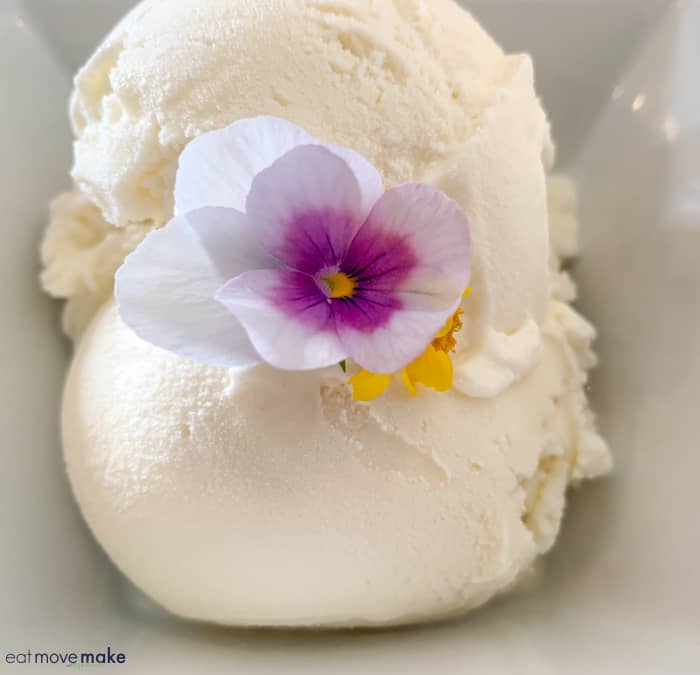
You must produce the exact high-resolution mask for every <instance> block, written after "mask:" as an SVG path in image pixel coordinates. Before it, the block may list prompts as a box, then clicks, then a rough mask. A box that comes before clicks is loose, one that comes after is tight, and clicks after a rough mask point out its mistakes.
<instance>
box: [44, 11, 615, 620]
mask: <svg viewBox="0 0 700 675" xmlns="http://www.w3.org/2000/svg"><path fill="white" fill-rule="evenodd" d="M71 110H72V119H73V125H74V129H75V132H76V144H75V165H74V168H73V177H74V180H75V189H74V190H73V191H72V192H70V193H67V194H66V195H63V196H62V197H60V198H59V199H58V200H57V201H56V202H55V203H54V205H53V207H52V220H51V224H50V227H49V230H48V233H47V237H46V240H45V242H44V245H43V248H42V258H43V261H44V265H45V271H44V274H43V277H42V280H43V283H44V285H45V287H46V289H47V290H48V291H49V292H50V293H52V294H53V295H55V296H57V297H63V298H66V299H67V300H68V304H67V310H66V315H65V325H66V330H67V331H68V332H69V334H71V335H73V336H74V337H75V338H76V343H77V351H76V355H75V359H74V362H73V365H72V367H71V372H70V375H69V378H68V382H67V385H66V393H65V399H64V408H63V436H64V446H65V456H66V461H67V465H68V470H69V475H70V478H71V481H72V484H73V488H74V491H75V494H76V496H77V499H78V501H79V503H80V506H81V508H82V510H83V513H84V515H85V518H86V520H87V522H88V523H89V525H90V527H91V528H92V529H93V531H94V532H95V535H96V537H97V538H98V540H99V541H100V542H101V543H102V545H103V546H104V547H105V549H106V550H107V552H108V553H109V554H110V556H111V557H112V558H113V560H114V561H115V562H116V564H117V565H119V567H120V568H121V569H122V570H123V571H124V572H125V573H126V574H127V575H128V576H129V577H130V578H131V579H132V580H133V581H134V582H135V583H136V584H137V585H139V586H140V587H141V588H142V589H143V590H144V591H145V592H146V593H148V594H149V595H150V596H151V597H152V598H154V599H155V600H156V601H157V602H159V603H160V604H162V605H163V606H165V607H167V608H168V609H170V610H172V611H173V612H176V613H178V614H181V615H183V616H187V617H191V618H197V619H203V620H209V621H216V622H221V623H227V624H258V625H288V626H298V625H324V626H330V625H380V624H395V623H402V622H408V621H417V620H422V619H427V618H431V617H435V616H444V615H449V614H452V613H455V612H460V611H463V610H465V609H468V608H470V607H474V606H476V605H479V604H481V603H483V602H485V601H486V600H487V599H488V598H490V597H491V596H492V595H493V594H495V593H497V592H499V591H501V590H504V589H506V588H509V587H510V586H511V585H512V584H513V583H514V582H515V581H516V580H517V579H518V577H519V576H520V575H521V574H522V573H523V571H525V570H527V569H528V568H529V567H530V565H531V563H532V561H533V560H534V558H535V556H536V555H537V554H538V553H542V552H544V551H546V550H547V549H548V548H549V547H550V546H551V545H552V543H553V542H554V539H555V537H556V534H557V531H558V528H559V525H560V522H561V517H562V512H563V508H564V499H565V492H566V489H567V486H568V485H569V484H570V483H572V482H575V481H577V480H579V479H582V478H590V477H594V476H597V475H600V474H602V473H605V472H606V471H607V470H608V469H609V465H610V457H609V453H608V450H607V448H606V446H605V443H604V442H603V441H602V440H601V439H600V437H599V436H598V434H597V433H596V431H595V428H594V423H593V418H592V415H591V413H590V410H589V408H588V406H587V402H586V398H585V393H584V385H585V382H586V377H587V375H586V373H587V370H588V369H589V368H590V367H591V366H592V365H593V364H594V362H595V359H594V356H593V353H592V351H591V342H592V340H593V338H594V331H593V329H592V327H591V326H590V325H589V324H588V323H587V322H585V321H584V320H583V319H582V318H581V317H580V316H579V315H578V314H576V313H575V312H574V311H573V310H572V309H571V308H570V306H569V304H568V303H569V302H571V301H572V300H573V299H574V298H575V286H574V284H573V282H572V280H571V279H570V277H569V276H568V274H567V273H565V272H563V271H561V269H560V268H561V263H562V259H563V258H565V257H567V256H569V255H572V254H574V253H575V252H576V251H577V246H578V242H577V224H576V218H575V193H574V191H573V188H572V186H571V184H570V183H569V182H568V181H567V180H566V179H564V178H561V177H552V178H550V179H549V188H550V189H549V193H548V190H547V179H546V172H547V171H549V170H550V169H551V165H552V162H553V158H554V147H553V144H552V142H551V139H550V135H549V126H548V123H547V120H546V116H545V114H544V112H543V110H542V107H541V105H540V103H539V101H538V99H537V97H536V95H535V91H534V85H533V71H532V63H531V61H530V59H529V57H527V56H509V55H506V54H504V53H503V51H502V50H501V49H500V47H498V45H497V44H496V43H495V42H494V41H493V40H492V39H491V38H490V37H489V36H488V35H487V34H486V33H485V32H484V31H483V30H482V29H481V27H480V26H479V25H478V24H477V23H476V22H475V21H474V19H473V18H472V17H471V16H470V15H469V14H467V13H465V12H464V11H462V10H461V9H459V8H458V7H457V5H456V4H454V3H453V2H451V1H450V0H431V2H426V1H425V0H394V1H392V0H374V1H372V2H370V0H359V1H358V0H355V1H353V2H349V1H347V2H346V1H344V0H291V1H290V0H182V1H181V2H178V3H172V2H167V1H166V0H149V1H147V2H144V3H142V4H141V5H139V6H138V7H137V8H135V9H134V10H133V11H132V12H131V14H130V15H128V16H127V17H126V18H125V19H124V20H123V21H122V22H121V23H120V24H119V25H118V26H117V27H116V28H115V29H114V31H113V32H112V34H111V35H110V36H109V37H108V38H107V39H106V40H105V42H104V43H103V45H102V46H101V47H100V48H99V49H98V50H97V52H96V54H95V55H94V56H93V57H92V58H91V59H90V60H89V61H88V63H87V64H86V66H85V67H84V68H83V69H82V70H81V71H80V72H79V73H78V76H77V78H76V88H75V93H74V96H73V101H72V105H71ZM260 114H272V115H278V116H281V117H285V118H287V119H289V120H291V121H292V122H295V123H296V124H299V125H300V126H302V127H304V128H306V129H307V130H308V131H309V132H311V133H312V134H314V135H315V136H316V137H318V138H319V139H321V140H322V141H327V142H332V143H336V144H343V145H348V146H351V147H353V148H354V149H355V150H358V151H359V152H362V153H363V154H364V155H365V156H366V157H367V158H368V159H369V160H370V161H372V162H373V163H374V164H375V165H376V166H377V167H378V168H379V169H380V171H381V172H382V175H383V177H384V179H385V182H386V185H387V187H390V186H393V185H396V184H397V183H401V182H406V181H412V180H420V181H427V182H431V183H433V184H435V185H437V186H438V187H439V188H440V189H442V190H444V191H445V192H447V193H448V194H449V195H450V196H452V197H453V198H454V199H455V200H456V201H458V202H459V204H460V205H461V206H462V208H463V209H464V211H465V212H466V214H467V216H468V218H469V220H470V224H471V229H472V235H473V257H472V266H473V280H472V286H473V289H474V290H473V293H472V295H470V296H469V297H468V298H467V299H466V300H465V302H464V305H463V309H464V312H465V315H464V329H463V330H462V331H461V333H460V334H459V342H458V350H457V354H456V355H455V367H456V368H455V388H454V389H453V390H452V391H451V392H449V393H446V394H440V395H438V394H436V393H434V392H431V391H428V390H421V392H420V395H419V396H418V397H417V398H411V397H410V396H409V395H408V394H407V393H406V392H405V391H404V390H403V389H402V388H401V387H400V386H399V385H398V384H397V383H395V384H394V385H392V388H391V389H390V391H389V392H388V393H387V394H386V395H385V396H384V397H382V398H381V399H379V400H377V401H376V402H373V403H372V404H370V405H360V404H356V403H353V402H352V401H351V399H350V394H349V390H348V388H347V386H346V385H345V384H344V382H343V380H342V373H341V371H340V369H338V368H333V369H328V370H324V371H320V372H316V373H296V374H295V373H284V372H280V371H274V370H271V369H269V368H267V367H259V368H255V369H252V370H249V371H245V372H234V371H227V370H224V369H216V368H211V367H206V366H202V365H200V364H197V363H194V362H191V361H188V360H184V359H180V358H178V357H175V356H173V355H171V354H168V353H165V352H163V351H161V350H159V349H156V348H154V347H152V346H150V345H148V344H146V343H144V342H142V341H140V340H139V339H138V338H136V337H135V336H134V335H133V334H132V333H131V332H130V331H129V330H128V329H127V328H126V327H125V326H124V325H123V324H122V323H121V322H120V320H119V318H118V316H117V312H116V309H115V307H114V304H113V302H112V301H110V300H109V297H110V295H111V291H112V288H113V281H114V272H115V270H116V269H117V268H118V267H119V265H120V264H121V262H122V261H123V259H124V257H125V256H126V255H127V254H128V253H129V252H130V251H131V250H133V248H134V247H135V246H137V245H138V243H139V242H140V241H141V239H142V238H143V236H145V234H146V233H147V232H148V231H150V230H151V229H153V228H157V227H161V226H162V225H163V224H164V223H165V222H166V221H167V220H168V219H169V218H170V217H171V215H172V208H173V206H172V189H173V183H174V176H175V171H176V167H177V158H178V155H179V153H180V152H181V150H182V148H183V147H184V146H185V145H186V143H187V142H188V141H189V140H190V139H192V138H194V137H196V136H197V135H198V134H200V133H202V132H204V131H208V130H210V129H215V128H221V127H224V126H226V125H228V124H230V123H231V122H233V121H235V120H236V119H240V118H243V117H250V116H255V115H260ZM548 209H549V216H548ZM105 302H106V304H104V303H105ZM101 305H103V307H102V309H101V310H100V311H99V312H98V314H97V317H96V318H95V319H94V320H93V321H92V323H90V324H89V328H87V330H86V327H87V326H88V323H89V320H90V317H91V316H92V315H93V314H94V313H95V311H96V310H97V309H98V308H99V307H100V306H101Z"/></svg>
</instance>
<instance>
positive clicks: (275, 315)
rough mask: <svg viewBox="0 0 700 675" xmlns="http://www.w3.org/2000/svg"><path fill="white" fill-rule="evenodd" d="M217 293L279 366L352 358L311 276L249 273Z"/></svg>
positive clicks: (264, 353)
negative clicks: (348, 355) (339, 338)
mask: <svg viewBox="0 0 700 675" xmlns="http://www.w3.org/2000/svg"><path fill="white" fill-rule="evenodd" d="M216 297H217V299H218V300H219V302H221V303H222V304H223V305H225V306H226V307H227V308H228V310H229V311H230V312H231V313H232V314H234V315H235V316H236V318H238V320H239V321H240V322H241V323H242V324H243V326H244V327H245V329H246V331H247V332H248V336H249V337H250V340H251V342H252V343H253V345H254V346H255V349H256V350H257V352H258V353H259V354H260V356H261V357H262V358H263V359H264V360H265V361H267V362H268V363H269V364H270V365H272V366H275V367H276V368H281V369H283V370H313V369H315V368H325V367H326V366H330V365H337V364H338V363H339V362H340V361H342V360H343V359H345V358H346V357H347V352H346V351H345V349H344V348H343V346H342V345H341V344H340V341H339V340H338V336H337V334H336V331H335V322H334V320H333V315H332V313H331V309H330V305H329V303H328V301H327V298H326V296H325V295H324V294H323V292H322V291H321V289H320V288H319V287H318V285H317V284H316V282H315V281H314V279H313V278H312V277H310V276H308V275H306V274H302V273H300V272H294V271H291V270H256V271H253V272H246V273H245V274H242V275H240V276H239V277H236V278H235V279H232V280H231V281H229V282H228V283H227V284H226V285H225V286H223V288H221V289H220V290H219V292H218V293H217V296H216Z"/></svg>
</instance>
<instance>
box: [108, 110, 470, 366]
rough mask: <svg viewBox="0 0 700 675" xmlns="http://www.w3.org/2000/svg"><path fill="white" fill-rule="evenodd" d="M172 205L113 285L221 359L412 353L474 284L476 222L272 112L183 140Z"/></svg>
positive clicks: (136, 319) (240, 362) (142, 319)
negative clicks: (472, 232) (394, 183)
mask: <svg viewBox="0 0 700 675" xmlns="http://www.w3.org/2000/svg"><path fill="white" fill-rule="evenodd" d="M175 212H176V216H175V217H174V218H173V219H172V220H171V221H170V223H168V224H167V225H166V226H165V227H164V228H162V229H161V230H157V231H155V232H153V233H151V234H150V235H149V236H148V237H147V238H146V239H145V240H144V241H143V243H142V244H141V245H140V246H139V247H138V248H137V249H136V251H134V253H132V254H131V255H130V256H129V257H128V258H127V259H126V261H125V262H124V265H123V266H122V267H121V269H120V270H119V271H118V273H117V277H116V291H115V293H116V297H117V300H118V303H119V311H120V314H121V317H122V319H123V320H124V322H125V323H126V324H127V325H129V326H130V327H131V328H132V329H133V331H134V332H135V333H136V334H137V335H139V336H140V337H141V338H143V339H145V340H147V341H148V342H151V343H153V344H154V345H157V346H159V347H162V348H164V349H167V350H170V351H172V352H175V353H177V354H180V355H182V356H186V357H190V358H193V359H196V360H199V361H202V362H205V363H210V364H215V365H221V366H248V365H252V364H255V363H259V362H261V361H265V362H267V363H269V364H271V365H272V366H275V367H277V368H281V369H285V370H309V369H315V368H323V367H325V366H329V365H332V364H337V363H338V362H340V361H343V360H344V359H347V358H351V359H353V360H354V361H356V362H357V363H358V364H359V365H360V366H362V367H363V368H365V369H367V370H369V371H371V372H375V373H391V372H395V371H398V370H400V369H401V368H403V367H404V366H405V365H406V364H408V363H410V362H411V361H412V360H413V359H415V358H416V357H417V356H419V355H420V354H421V353H422V352H423V350H424V349H425V347H426V345H427V344H428V343H429V342H430V341H431V340H432V339H433V337H434V336H435V334H436V333H437V332H438V331H439V330H440V328H441V327H442V326H443V325H444V324H445V322H446V320H447V319H448V318H449V317H450V316H451V315H452V314H453V313H454V311H455V310H456V309H457V307H458V306H459V304H460V301H461V298H462V293H463V292H464V289H465V288H466V287H467V285H468V283H469V275H470V272H469V227H468V224H467V221H466V217H465V216H464V214H463V212H462V211H461V210H460V208H459V207H458V206H457V204H456V203H455V202H453V201H452V200H451V199H449V198H448V197H447V196H445V195H444V194H442V193H441V192H439V191H437V190H435V189H434V188H432V187H430V186H428V185H424V184H406V185H401V186H399V187H396V188H393V189H391V190H388V191H386V192H385V191H384V186H383V184H382V179H381V176H380V175H379V172H378V171H377V170H376V169H375V168H374V167H373V166H372V165H371V164H370V163H369V162H368V161H367V160H366V159H364V158H363V157H362V156H361V155H359V154H357V153H356V152H354V151H352V150H350V149H347V148H340V147H336V146H334V145H326V144H321V143H319V142H318V141H316V140H315V139H314V138H313V137H311V136H310V135H309V134H307V133H306V132H305V131H304V130H302V129H300V128H298V127H296V126H294V125H293V124H291V123H289V122H287V121H285V120H282V119H277V118H272V117H258V118H254V119H246V120H241V121H239V122H236V123H235V124H233V125H231V126H230V127H228V128H226V129H222V130H220V131H213V132H210V133H207V134H204V135H202V136H200V137H198V138H197V139H195V140H194V141H192V142H191V143H190V144H189V145H188V146H187V147H186V148H185V150H184V152H183V153H182V156H181V157H180V164H179V168H178V172H177V179H176V185H175Z"/></svg>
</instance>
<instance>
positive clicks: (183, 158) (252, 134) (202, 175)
mask: <svg viewBox="0 0 700 675" xmlns="http://www.w3.org/2000/svg"><path fill="white" fill-rule="evenodd" d="M309 143H315V140H314V138H313V137H312V136H310V135H309V134H307V133H306V131H304V130H303V129H301V128H299V127H297V126H295V125H294V124H292V123H291V122H288V121H286V120H283V119H280V118H277V117H254V118H250V119H243V120H239V121H238V122H234V123H233V124H232V125H231V126H229V127H226V128H225V129H218V130H216V131H210V132H208V133H206V134H202V135H201V136H198V137H197V138H195V139H194V140H193V141H191V142H190V143H189V145H188V146H187V147H186V148H185V149H184V150H183V152H182V154H181V155H180V163H179V166H178V170H177V176H176V181H175V212H176V213H186V212H187V211H193V210H194V209H198V208H201V207H203V206H227V207H230V208H234V209H237V210H238V211H245V201H246V197H247V196H248V193H249V192H250V186H251V183H252V182H253V178H254V177H255V176H256V175H257V174H258V173H260V172H261V171H262V170H263V169H265V168H267V167H268V166H270V165H271V164H272V163H273V162H274V161H275V160H277V159H279V158H280V157H281V156H282V155H284V154H285V153H287V152H289V151H290V150H291V149H292V148H294V147H296V146H297V145H305V144H309Z"/></svg>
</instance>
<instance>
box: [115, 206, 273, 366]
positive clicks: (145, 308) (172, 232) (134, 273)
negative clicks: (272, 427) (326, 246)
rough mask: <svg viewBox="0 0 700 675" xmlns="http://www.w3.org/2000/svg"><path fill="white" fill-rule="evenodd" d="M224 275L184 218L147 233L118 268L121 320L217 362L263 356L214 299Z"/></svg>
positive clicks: (154, 339)
mask: <svg viewBox="0 0 700 675" xmlns="http://www.w3.org/2000/svg"><path fill="white" fill-rule="evenodd" d="M225 281H226V278H224V277H223V276H222V274H221V273H220V272H219V270H218V269H217V268H216V266H215V265H214V263H213V262H212V260H211V259H210V258H209V256H208V255H207V254H206V252H205V250H204V248H203V247H202V245H201V244H200V241H199V238H198V237H197V235H196V234H195V232H194V230H193V229H192V228H191V227H190V225H189V224H188V222H187V221H186V220H184V219H183V218H174V219H173V220H172V221H170V223H168V225H166V226H165V227H164V228H163V229H161V230H156V231H155V232H152V233H151V234H149V235H148V237H146V239H145V240H144V241H143V242H142V243H141V245H140V246H139V247H138V248H137V249H136V250H135V251H134V252H133V253H132V254H131V255H130V256H128V257H127V259H126V260H125V261H124V264H123V265H122V267H121V268H120V269H119V270H118V271H117V275H116V283H115V295H116V298H117V302H118V304H119V314H120V316H121V318H122V320H123V321H124V322H125V323H126V324H127V325H128V326H129V327H130V328H131V329H132V330H133V331H134V332H135V333H136V334H137V335H138V336H139V337H141V338H142V339H144V340H146V341H147V342H150V343H152V344H154V345H156V346H157V347H161V348H163V349H167V350H168V351H171V352H175V353H176V354H179V355H180V356H185V357H188V358H192V359H195V360H197V361H202V362H204V363H209V364H212V365H217V366H227V367H233V366H248V365H252V364H254V363H259V362H260V357H259V355H258V354H257V352H256V351H255V349H254V348H253V346H252V345H251V343H250V340H249V339H248V336H247V334H246V332H245V330H244V328H243V327H242V326H241V324H240V323H239V321H238V320H237V319H236V318H235V317H234V316H233V315H232V314H231V313H230V312H229V311H228V310H227V309H226V308H225V307H223V306H222V305H221V303H219V302H217V301H216V299H215V297H214V296H215V294H216V291H217V290H218V289H219V288H220V287H221V285H222V284H223V283H224V282H225Z"/></svg>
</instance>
